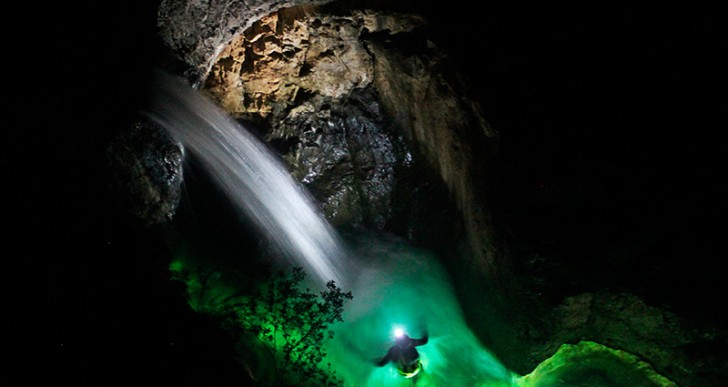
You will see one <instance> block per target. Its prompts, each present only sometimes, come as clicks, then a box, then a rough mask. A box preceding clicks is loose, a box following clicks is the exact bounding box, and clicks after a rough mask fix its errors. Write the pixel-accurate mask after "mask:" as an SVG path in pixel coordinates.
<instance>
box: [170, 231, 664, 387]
mask: <svg viewBox="0 0 728 387" xmlns="http://www.w3.org/2000/svg"><path fill="white" fill-rule="evenodd" d="M357 244H358V246H357V245H354V246H352V250H353V252H354V254H353V255H354V256H355V257H357V258H356V259H355V262H352V272H355V273H356V279H355V281H352V283H353V286H352V288H351V289H345V290H351V291H352V293H353V294H354V299H353V300H352V301H350V303H349V304H347V305H346V307H345V309H344V322H343V323H337V324H336V325H334V326H333V330H334V332H335V335H334V338H333V339H331V340H327V341H326V342H325V343H324V345H325V348H326V350H327V352H328V355H327V357H326V358H325V359H324V361H323V363H324V364H325V363H330V364H331V369H332V370H333V371H335V375H336V377H338V378H339V379H342V380H343V381H344V385H345V386H383V387H387V386H412V385H413V384H415V383H416V385H418V386H514V387H550V386H587V387H602V386H603V387H607V386H612V387H618V386H629V387H641V386H645V387H647V386H660V387H668V386H670V387H672V386H675V384H674V383H673V382H671V381H669V380H668V379H666V378H664V377H662V376H661V375H659V374H657V373H656V372H655V371H654V370H653V369H652V368H651V367H650V365H649V364H647V363H645V362H642V361H640V360H639V359H638V358H637V357H636V356H634V355H631V354H629V353H627V352H624V351H619V350H615V349H611V348H608V347H605V346H603V345H600V344H597V343H593V342H582V343H579V344H578V345H564V346H562V347H561V349H560V350H559V351H558V352H557V353H556V354H554V355H553V356H552V357H551V358H549V359H546V360H545V361H544V362H542V363H541V364H540V365H539V366H538V367H537V368H536V369H535V370H534V371H533V372H531V373H530V374H528V375H525V376H520V375H517V374H514V373H513V372H511V371H509V370H507V369H506V368H505V367H504V366H503V365H502V364H501V363H500V362H499V361H498V360H497V359H496V358H495V357H494V356H493V354H491V353H490V352H489V351H488V350H487V349H486V348H484V347H483V346H482V345H481V344H480V342H479V341H478V339H477V338H476V337H475V336H474V334H473V333H472V332H471V331H470V329H469V328H468V326H467V325H466V324H465V322H464V319H463V315H462V311H461V310H460V306H459V303H458V302H457V299H456V298H455V296H454V293H453V290H452V287H451V285H450V283H449V279H448V276H447V275H446V274H445V272H444V271H443V270H442V269H441V267H440V266H439V264H438V263H437V261H436V259H435V257H433V256H432V255H431V254H430V253H428V252H426V251H422V250H418V249H415V248H412V247H411V246H407V245H405V244H403V243H393V242H391V241H388V242H386V243H384V242H381V241H374V240H367V241H363V242H362V243H357ZM170 270H171V271H172V273H173V274H174V275H175V276H176V278H178V279H182V280H184V282H185V284H186V286H187V294H188V301H189V304H190V306H191V307H192V308H193V309H194V310H196V311H198V312H202V313H209V314H212V315H219V314H220V313H222V312H223V311H224V310H226V309H227V310H229V308H230V306H231V305H234V304H235V303H239V302H244V301H245V299H246V296H245V294H247V292H248V291H249V290H250V289H251V287H252V286H257V284H256V283H255V280H254V279H251V278H248V275H246V274H245V271H244V270H240V268H233V267H226V266H225V265H221V264H220V263H219V262H217V263H215V264H212V263H211V261H205V260H204V259H200V258H196V257H192V255H190V254H185V253H180V254H177V256H176V258H175V259H174V260H173V262H171V263H170ZM400 329H401V330H402V332H403V333H406V334H407V335H408V336H410V337H412V338H420V337H421V336H422V335H424V334H425V333H427V334H429V341H428V343H427V344H425V345H422V346H419V347H417V350H418V352H419V353H420V362H421V367H420V368H418V370H417V371H416V372H413V374H412V375H409V374H407V375H403V374H402V373H400V372H399V370H398V369H397V368H396V366H395V365H394V364H392V363H390V364H388V365H386V366H384V367H377V366H376V364H375V363H376V362H377V361H378V360H380V359H381V358H382V357H383V356H384V355H385V354H386V353H387V350H388V349H389V348H390V347H391V346H392V345H393V344H394V341H395V338H396V334H397V332H398V331H399V330H400ZM239 344H240V345H241V347H245V348H247V351H248V352H252V353H253V355H252V357H251V355H250V353H249V354H248V357H247V358H246V361H247V362H248V363H249V364H248V365H249V366H250V367H251V368H252V369H255V370H256V372H258V373H259V375H261V377H262V378H265V375H266V374H268V375H270V373H272V372H275V370H274V369H272V368H271V366H270V364H269V360H268V359H269V355H267V354H265V352H266V351H269V350H270V348H268V349H266V348H264V347H263V345H262V344H260V343H249V342H246V343H239ZM258 347H260V348H258ZM251 348H252V349H251ZM256 352H257V353H258V354H257V355H256V354H255V353H256ZM256 356H257V357H256Z"/></svg>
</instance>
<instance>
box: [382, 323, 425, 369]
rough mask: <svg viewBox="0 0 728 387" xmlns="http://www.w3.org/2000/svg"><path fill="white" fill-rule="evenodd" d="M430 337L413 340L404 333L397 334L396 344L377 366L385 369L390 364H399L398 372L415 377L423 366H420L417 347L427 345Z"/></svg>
mask: <svg viewBox="0 0 728 387" xmlns="http://www.w3.org/2000/svg"><path fill="white" fill-rule="evenodd" d="M427 340H428V335H427V333H425V335H424V336H423V337H422V338H420V339H413V338H410V337H409V336H407V334H405V333H404V332H397V334H396V340H395V344H394V345H393V346H392V347H391V348H389V351H387V354H386V355H385V356H384V357H383V358H382V359H381V360H379V361H378V362H377V366H379V367H383V366H385V365H387V364H388V363H389V362H395V363H397V370H398V371H399V372H400V373H401V374H402V375H404V376H406V377H412V376H415V375H416V374H417V373H418V372H419V370H420V368H421V367H422V365H421V364H420V353H419V352H417V349H416V348H415V347H419V346H420V345H424V344H427Z"/></svg>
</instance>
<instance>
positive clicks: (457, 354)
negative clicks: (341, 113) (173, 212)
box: [150, 73, 675, 387]
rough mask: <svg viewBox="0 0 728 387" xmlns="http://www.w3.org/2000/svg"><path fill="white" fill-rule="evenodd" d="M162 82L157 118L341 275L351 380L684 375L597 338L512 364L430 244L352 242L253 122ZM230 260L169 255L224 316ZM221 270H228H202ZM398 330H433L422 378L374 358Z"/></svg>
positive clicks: (263, 218) (199, 297) (623, 380)
mask: <svg viewBox="0 0 728 387" xmlns="http://www.w3.org/2000/svg"><path fill="white" fill-rule="evenodd" d="M155 92H156V93H157V94H156V95H155V102H156V106H154V109H153V113H151V114H150V117H151V118H152V119H153V120H154V121H156V122H157V123H158V124H160V125H161V126H163V127H164V128H166V129H167V130H168V131H169V133H170V134H171V135H172V136H173V137H174V138H175V139H176V140H177V141H179V142H181V143H182V144H183V145H184V146H185V147H186V149H188V150H189V151H191V152H192V153H193V154H194V155H195V156H196V157H197V158H198V159H199V160H200V161H201V163H202V164H203V165H204V166H205V168H206V170H207V172H208V173H209V175H210V176H211V177H212V178H213V179H214V180H215V181H216V182H217V183H218V184H219V186H220V187H221V188H222V189H223V190H224V191H225V193H226V195H227V196H228V197H229V198H230V199H231V200H232V201H233V203H234V204H235V206H236V207H237V208H239V209H241V210H242V211H243V212H244V213H245V215H246V216H247V218H249V219H251V220H252V221H253V222H254V223H255V224H256V225H257V226H258V227H259V229H260V231H261V232H262V233H263V234H265V235H266V236H267V237H268V238H270V240H271V241H273V242H274V243H275V244H276V245H277V247H278V248H279V249H280V251H282V252H283V253H285V255H287V256H288V257H290V258H291V259H292V260H293V261H294V263H296V264H297V265H299V266H303V267H304V269H305V270H306V271H307V272H308V273H309V274H312V275H315V277H316V280H318V283H319V284H324V283H326V282H328V281H330V280H334V281H336V282H337V283H338V284H339V285H340V286H341V287H346V288H348V289H351V290H352V292H353V293H354V299H353V301H352V302H351V304H349V305H347V309H346V310H345V315H344V319H345V321H344V322H343V323H340V324H339V325H337V326H335V327H333V331H335V333H336V334H335V336H334V339H333V340H331V341H328V342H322V345H325V346H326V348H327V350H328V356H327V357H326V359H325V361H326V362H329V363H330V365H331V369H333V370H334V371H335V372H336V374H337V375H338V377H341V378H342V379H343V381H344V385H345V386H377V387H381V386H385V387H386V386H411V385H414V384H415V383H416V384H417V385H419V386H423V387H424V386H503V387H506V386H507V387H511V386H517V387H551V386H563V385H581V386H586V385H588V386H635V387H643V386H644V387H648V386H649V387H651V386H665V387H667V386H669V387H672V386H674V385H675V384H674V383H672V382H671V381H669V380H667V379H665V378H663V377H662V376H660V375H658V374H657V373H655V372H654V371H652V369H651V368H650V366H649V365H648V364H646V363H643V362H641V361H639V359H638V358H637V357H635V356H633V355H630V354H627V353H625V352H623V351H618V350H612V349H610V348H607V347H604V346H602V345H599V344H596V343H590V342H586V343H580V344H578V345H575V346H566V347H562V348H561V349H560V350H559V351H558V352H557V353H556V354H555V355H554V356H553V357H552V358H551V359H548V360H547V361H545V362H544V363H542V364H541V365H540V366H539V367H537V368H536V370H535V371H534V372H533V373H531V374H529V375H525V376H519V375H517V374H515V373H513V372H511V371H509V370H508V369H507V368H506V367H505V366H504V365H503V364H502V363H501V362H500V361H499V360H498V359H497V358H496V357H495V356H494V355H493V354H492V353H491V352H490V351H489V350H488V349H487V348H485V347H484V346H483V345H482V344H481V343H480V341H479V340H478V338H477V337H475V335H474V334H473V332H472V331H471V330H470V328H469V327H468V325H467V324H466V322H465V319H464V315H463V313H462V311H461V309H460V305H459V303H458V300H457V299H456V297H455V293H454V291H453V288H452V286H451V284H450V282H449V278H448V276H447V274H446V273H445V271H444V270H443V269H442V268H441V267H440V265H439V263H438V261H437V259H436V257H434V256H433V255H431V253H429V252H427V251H423V250H420V249H417V248H414V247H412V246H409V245H408V244H407V243H406V242H404V241H401V240H396V239H394V240H393V239H385V238H382V236H381V235H364V234H363V233H362V235H356V236H349V237H348V238H347V240H348V242H349V243H348V246H350V247H345V246H347V245H346V244H344V243H343V241H342V240H341V239H340V237H339V235H338V233H337V232H336V231H335V230H334V229H333V228H332V227H331V226H330V225H329V224H328V223H327V221H326V220H325V219H324V218H323V217H322V215H321V214H320V213H319V212H318V210H317V207H316V205H315V204H314V201H313V200H312V199H311V198H310V197H309V196H308V194H307V193H306V192H305V191H304V190H303V189H302V188H301V187H300V186H299V185H298V184H297V183H296V182H295V181H294V180H293V179H292V178H291V176H290V174H289V173H288V170H287V169H286V167H285V166H284V165H283V164H282V163H281V162H280V161H279V159H278V158H277V156H276V155H275V154H274V153H272V152H271V151H270V150H269V149H268V148H267V147H266V145H265V144H264V143H262V142H261V141H259V140H258V139H257V138H256V137H255V136H254V135H253V134H252V133H250V132H249V131H248V130H246V129H245V128H244V127H243V126H241V125H240V124H239V123H238V122H236V121H235V120H233V119H232V118H230V117H228V116H227V115H226V114H225V113H224V112H223V111H222V110H220V109H219V108H218V107H217V106H215V105H214V104H213V103H212V102H210V101H209V100H207V99H206V98H204V97H203V96H202V95H201V94H199V93H198V92H197V91H195V90H194V89H192V88H191V87H190V86H188V85H187V84H186V83H185V82H184V81H182V80H180V79H177V78H174V77H172V76H170V75H166V74H161V73H160V74H159V75H158V77H157V79H156V84H155ZM349 248H351V251H352V252H353V253H351V254H350V253H349ZM205 265H207V266H208V267H204V266H205ZM200 266H203V267H200ZM200 268H202V269H204V270H196V269H200ZM227 269H228V268H227V267H225V266H224V265H222V266H221V265H220V264H215V265H211V264H209V263H208V262H206V261H205V260H204V259H202V260H197V259H195V258H193V257H189V256H186V255H184V254H176V257H175V259H174V260H173V261H172V262H171V264H170V270H171V271H172V273H173V275H174V276H175V277H177V278H180V279H181V280H183V281H185V283H186V285H187V292H188V295H189V296H190V297H189V298H188V302H190V305H191V306H193V308H194V309H195V310H198V311H205V312H206V313H212V314H218V315H220V316H222V315H225V313H228V312H229V311H230V310H234V309H235V307H236V305H239V303H240V302H241V300H242V299H243V298H244V297H245V295H244V291H245V289H243V288H242V287H241V286H242V285H241V284H243V283H244V282H245V281H243V280H242V278H239V277H240V276H242V275H243V274H241V272H240V271H238V270H227ZM213 272H215V273H217V274H221V273H222V272H225V274H226V275H225V276H222V275H209V276H208V275H205V274H204V273H213ZM203 276H204V278H202V277H203ZM203 295H204V297H203ZM395 330H403V331H405V332H406V333H407V334H409V335H412V336H413V337H417V336H420V335H424V334H428V335H429V342H428V343H427V344H426V345H423V346H422V347H421V351H420V352H421V353H420V354H421V368H420V369H421V370H420V371H419V373H418V374H417V376H416V377H417V378H416V379H414V377H413V379H407V378H404V377H403V376H402V375H401V374H400V373H399V372H397V371H396V369H395V367H394V366H392V365H391V364H390V365H388V366H386V367H378V366H377V362H378V359H381V357H382V356H383V355H384V354H385V353H386V352H387V349H388V348H389V347H390V346H391V345H392V339H393V335H394V333H393V332H394V331H395ZM241 347H244V346H241ZM322 361H323V360H322Z"/></svg>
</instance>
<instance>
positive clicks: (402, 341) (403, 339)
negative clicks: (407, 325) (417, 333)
mask: <svg viewBox="0 0 728 387" xmlns="http://www.w3.org/2000/svg"><path fill="white" fill-rule="evenodd" d="M396 343H397V346H399V347H407V346H408V345H409V344H410V338H409V336H407V334H406V333H402V334H401V335H398V336H397V338H396Z"/></svg>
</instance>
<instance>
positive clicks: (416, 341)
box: [412, 332, 430, 347]
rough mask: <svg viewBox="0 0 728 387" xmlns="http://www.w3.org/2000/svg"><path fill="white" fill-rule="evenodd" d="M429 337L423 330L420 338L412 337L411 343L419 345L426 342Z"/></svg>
mask: <svg viewBox="0 0 728 387" xmlns="http://www.w3.org/2000/svg"><path fill="white" fill-rule="evenodd" d="M429 337H430V335H429V334H427V332H425V335H424V336H422V338H420V339H412V344H413V345H414V346H415V347H418V346H420V345H425V344H427V341H428V340H429Z"/></svg>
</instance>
